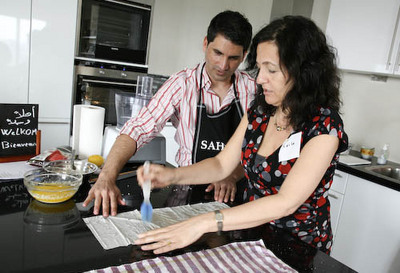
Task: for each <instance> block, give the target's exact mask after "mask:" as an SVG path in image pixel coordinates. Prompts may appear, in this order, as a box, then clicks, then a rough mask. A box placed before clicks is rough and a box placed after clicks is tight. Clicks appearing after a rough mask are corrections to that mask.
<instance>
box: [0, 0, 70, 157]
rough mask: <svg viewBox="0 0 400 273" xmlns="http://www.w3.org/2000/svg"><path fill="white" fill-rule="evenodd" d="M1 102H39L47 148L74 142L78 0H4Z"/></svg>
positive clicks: (0, 44) (0, 17)
mask: <svg viewBox="0 0 400 273" xmlns="http://www.w3.org/2000/svg"><path fill="white" fill-rule="evenodd" d="M0 7H1V8H0V26H1V31H0V60H1V62H0V74H1V77H0V87H1V88H0V90H1V101H0V102H1V103H34V104H39V129H41V130H42V151H43V150H46V149H49V148H55V147H56V146H60V145H68V144H69V135H70V134H69V127H70V120H71V110H72V93H73V69H74V64H73V62H74V51H75V33H76V17H77V9H78V3H77V0H59V1H52V0H18V1H13V0H0Z"/></svg>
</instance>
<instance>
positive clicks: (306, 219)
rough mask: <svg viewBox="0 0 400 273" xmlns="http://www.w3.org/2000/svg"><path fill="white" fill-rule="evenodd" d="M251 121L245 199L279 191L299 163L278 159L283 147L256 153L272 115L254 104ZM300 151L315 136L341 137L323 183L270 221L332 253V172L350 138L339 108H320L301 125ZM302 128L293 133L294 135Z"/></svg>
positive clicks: (244, 161)
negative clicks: (292, 208)
mask: <svg viewBox="0 0 400 273" xmlns="http://www.w3.org/2000/svg"><path fill="white" fill-rule="evenodd" d="M248 120H249V124H248V127H247V131H246V134H245V137H244V140H243V145H242V156H241V157H242V158H241V161H242V165H243V167H244V170H245V176H246V178H247V180H248V185H247V189H246V190H245V193H244V200H245V202H248V201H253V200H255V199H258V198H260V197H263V196H268V195H273V194H276V193H278V192H279V189H280V187H281V185H282V183H283V182H284V180H285V177H286V176H287V175H288V173H289V172H290V169H291V168H292V166H293V165H294V164H295V163H296V160H297V159H296V158H293V159H289V160H287V161H282V162H279V160H278V154H279V150H280V148H281V147H280V148H278V149H277V150H276V151H274V152H273V153H272V154H271V155H269V156H268V157H264V156H261V155H258V154H257V151H258V148H259V146H260V144H261V142H262V139H263V136H264V132H265V131H266V128H267V125H268V123H269V121H270V116H269V115H266V114H263V113H261V112H260V111H259V110H257V109H255V107H251V108H250V109H249V111H248ZM300 131H301V142H300V150H301V149H302V148H303V147H304V145H306V144H307V142H308V141H309V140H310V139H312V138H313V137H315V136H318V135H322V134H329V135H333V136H337V137H338V138H339V143H340V144H339V148H338V150H337V151H336V153H335V156H334V157H333V158H332V161H331V164H330V166H329V168H328V169H327V170H326V172H325V174H324V176H323V178H322V180H321V182H320V183H319V185H318V186H317V188H316V189H315V191H314V192H313V193H312V194H311V196H310V197H309V198H308V199H307V200H306V201H305V202H304V203H303V204H302V205H301V206H300V207H299V208H298V209H297V210H296V211H295V212H294V213H293V214H292V215H289V216H286V217H283V218H281V219H277V220H274V221H271V222H270V224H272V225H274V226H276V227H279V228H282V229H286V230H290V231H291V232H292V233H293V234H295V235H296V236H298V237H299V238H300V239H301V240H302V241H304V242H306V243H308V244H311V245H313V246H315V247H317V248H319V249H320V250H322V251H324V252H326V253H328V254H329V253H330V249H331V245H332V237H333V236H332V231H331V224H330V213H329V211H330V204H329V200H328V190H329V188H330V186H331V184H332V179H333V174H334V172H335V169H336V165H337V162H338V159H339V153H340V152H342V151H344V150H346V149H347V146H348V139H347V135H346V133H345V132H344V131H343V122H342V119H341V118H340V116H339V114H338V113H337V112H336V111H332V110H330V109H327V108H325V109H324V108H320V109H319V110H318V113H317V114H316V115H315V116H314V117H313V119H312V120H311V121H310V122H307V123H304V124H303V126H302V128H301V130H300ZM300 131H295V132H292V133H291V135H293V134H295V133H298V132H300Z"/></svg>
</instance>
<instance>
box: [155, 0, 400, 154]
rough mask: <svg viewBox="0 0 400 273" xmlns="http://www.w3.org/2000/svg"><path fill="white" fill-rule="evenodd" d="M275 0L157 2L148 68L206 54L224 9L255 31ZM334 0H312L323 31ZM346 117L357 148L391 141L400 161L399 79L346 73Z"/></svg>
mask: <svg viewBox="0 0 400 273" xmlns="http://www.w3.org/2000/svg"><path fill="white" fill-rule="evenodd" d="M272 4H273V0H252V1H249V2H246V4H243V1H241V0H218V1H214V0H203V1H195V0H156V2H155V11H154V22H153V33H152V37H151V45H150V59H149V72H150V73H155V74H163V75H171V74H172V73H175V72H177V71H179V70H181V69H183V68H185V67H191V66H193V65H194V64H196V63H197V62H199V61H201V60H202V59H203V57H204V54H203V51H202V41H203V38H204V36H205V35H206V30H207V27H208V24H209V22H210V20H211V18H212V17H214V16H215V15H216V14H217V13H218V12H220V11H223V10H225V9H232V10H237V11H240V12H242V13H243V14H245V15H246V17H247V18H248V19H249V21H250V23H251V24H252V25H253V35H254V34H255V33H256V32H257V31H258V30H259V29H260V28H261V27H262V26H263V25H265V24H267V23H268V22H269V20H270V16H271V9H272ZM329 6H330V0H318V1H314V4H313V9H312V15H311V18H312V19H313V20H314V21H315V22H316V24H317V25H318V26H319V27H320V28H321V29H322V30H325V28H326V22H327V18H328V13H329ZM341 91H342V98H343V109H342V112H343V120H344V125H345V130H346V132H347V133H348V135H349V138H350V142H351V143H352V144H354V148H355V149H359V148H360V146H361V145H368V146H373V147H375V148H376V152H379V149H380V147H381V146H383V144H384V143H389V144H390V156H389V160H391V161H395V162H400V107H399V102H400V79H395V78H389V79H388V81H387V82H386V83H383V82H375V81H371V80H370V76H368V75H361V74H350V73H343V77H342V88H341Z"/></svg>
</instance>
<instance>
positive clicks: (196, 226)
mask: <svg viewBox="0 0 400 273" xmlns="http://www.w3.org/2000/svg"><path fill="white" fill-rule="evenodd" d="M213 217H214V216H213V213H207V214H202V215H199V216H196V217H193V218H190V219H188V220H186V221H183V222H180V223H177V224H174V225H171V226H168V227H165V228H159V229H155V230H151V231H148V232H146V233H142V234H139V235H138V237H139V238H138V239H137V240H136V241H135V244H137V245H142V244H146V245H143V246H142V250H152V251H153V252H154V254H160V253H165V252H168V251H172V250H175V249H178V248H183V247H185V246H188V245H190V244H192V243H194V242H196V241H197V240H198V239H199V238H200V237H201V236H202V235H203V234H204V233H206V232H207V231H208V228H209V226H208V223H212V222H214V224H215V220H214V219H213ZM208 219H209V220H208ZM207 220H208V221H207Z"/></svg>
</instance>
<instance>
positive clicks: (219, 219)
mask: <svg viewBox="0 0 400 273" xmlns="http://www.w3.org/2000/svg"><path fill="white" fill-rule="evenodd" d="M214 213H215V221H216V222H217V228H218V231H217V233H218V235H221V232H222V227H223V223H224V215H223V214H222V213H221V211H220V210H216V211H214Z"/></svg>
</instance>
